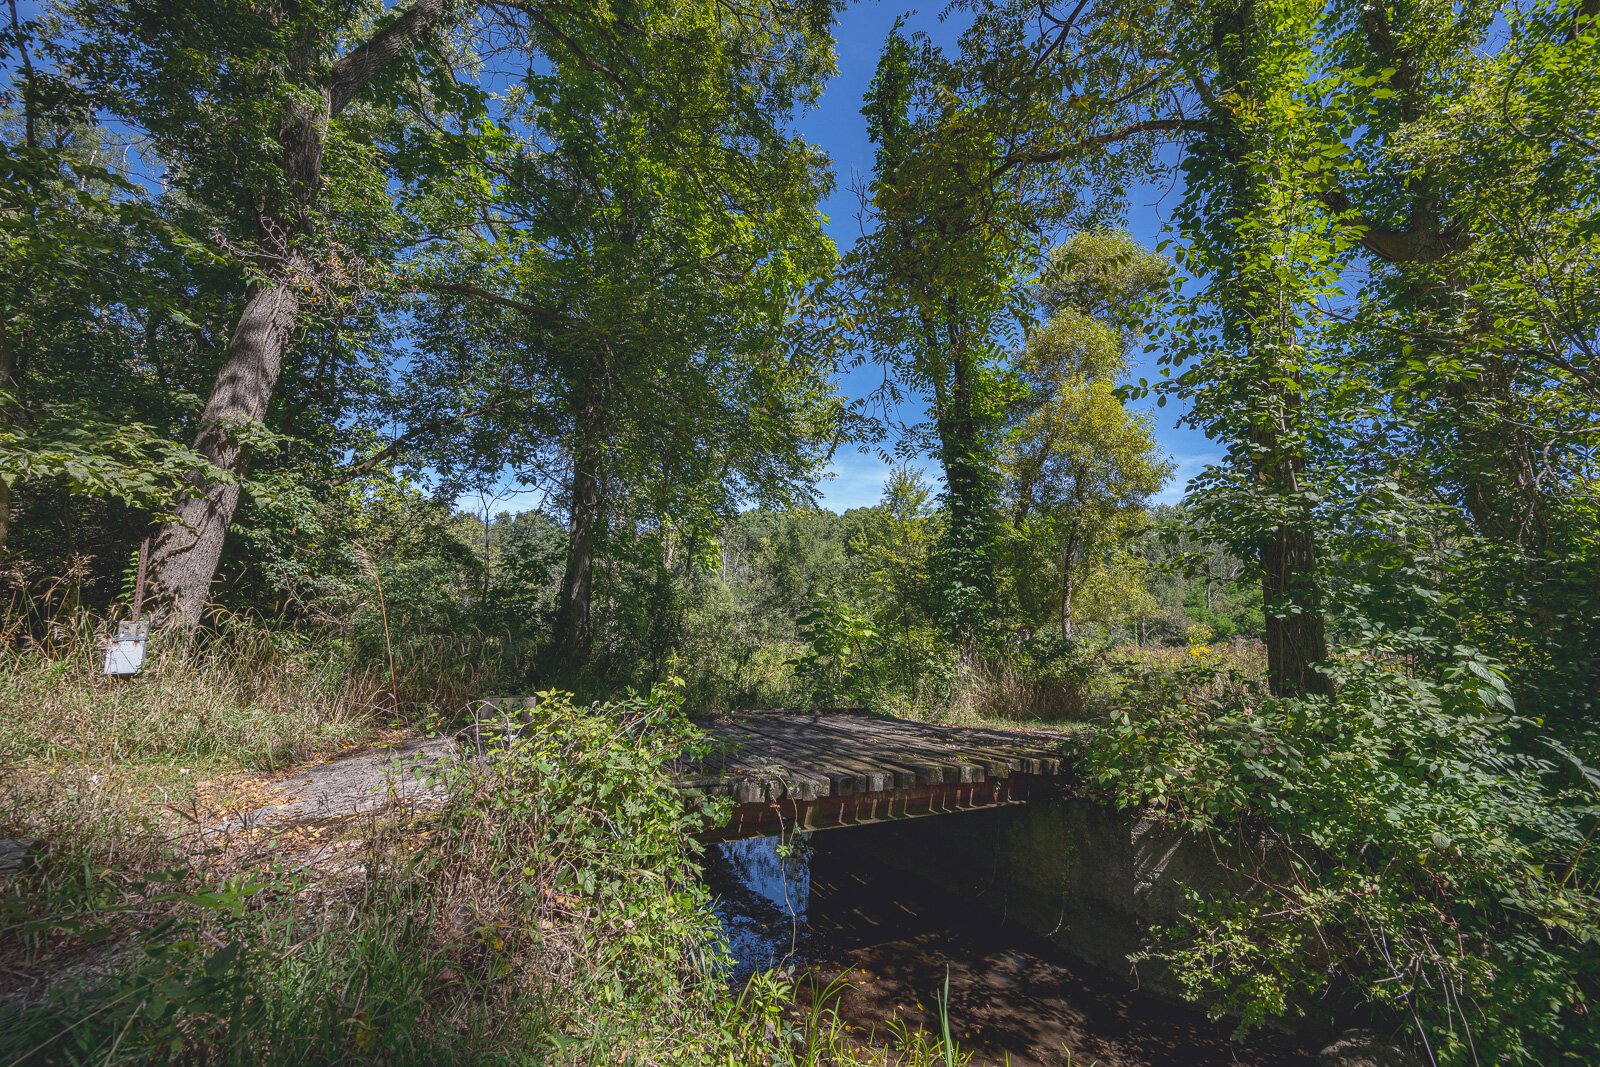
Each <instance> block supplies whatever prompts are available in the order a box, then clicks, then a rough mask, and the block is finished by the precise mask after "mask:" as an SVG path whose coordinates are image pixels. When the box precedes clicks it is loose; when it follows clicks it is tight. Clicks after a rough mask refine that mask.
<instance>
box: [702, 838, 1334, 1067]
mask: <svg viewBox="0 0 1600 1067" xmlns="http://www.w3.org/2000/svg"><path fill="white" fill-rule="evenodd" d="M967 817H968V816H956V817H955V818H967ZM931 821H932V822H942V821H944V820H931ZM895 832H896V830H895V829H894V828H890V827H872V828H865V829H864V830H835V831H830V832H826V833H819V834H809V835H808V834H797V835H795V837H794V838H793V839H792V840H791V841H790V842H789V843H788V844H787V845H780V842H779V839H778V838H775V837H764V838H754V839H750V840H745V841H733V842H728V843H725V844H720V845H715V846H712V847H711V848H709V849H708V851H707V858H706V878H707V881H708V883H709V884H710V886H711V888H712V890H713V892H714V893H715V894H717V898H718V903H717V914H718V916H719V917H720V919H721V920H722V923H723V926H724V929H725V930H726V931H727V934H728V938H729V941H730V944H731V947H732V950H733V954H734V957H735V960H736V974H735V975H734V979H735V981H742V980H743V979H744V978H746V977H748V976H749V975H750V974H751V973H753V972H755V971H757V970H762V969H767V968H773V967H777V968H783V969H789V970H792V971H793V972H794V974H795V976H796V980H797V986H798V987H799V988H800V989H802V990H808V989H810V990H814V989H819V988H822V987H825V986H826V985H827V984H828V983H830V982H833V981H834V980H836V979H839V980H841V981H842V983H843V989H842V991H841V992H840V993H839V994H838V997H837V1000H836V1001H835V1002H834V1006H835V1009H836V1010H837V1011H838V1013H839V1015H840V1017H841V1018H842V1019H843V1021H844V1022H845V1023H846V1024H848V1025H849V1026H851V1027H852V1032H853V1033H861V1034H863V1035H874V1034H875V1035H876V1036H877V1038H878V1039H879V1040H885V1039H886V1037H887V1026H888V1024H889V1023H890V1021H891V1020H893V1019H899V1020H901V1021H903V1022H904V1023H906V1024H908V1025H910V1026H911V1027H914V1028H915V1027H921V1028H924V1029H926V1030H929V1031H930V1032H933V1033H937V1032H938V1030H939V1025H940V1020H939V1011H938V1000H937V997H938V995H939V994H940V993H941V991H942V990H943V989H944V987H945V982H946V979H947V976H948V981H949V1021H950V1027H951V1032H952V1034H953V1036H954V1037H955V1039H956V1041H957V1043H958V1044H959V1045H960V1047H961V1048H962V1049H963V1050H964V1051H966V1052H970V1053H973V1063H974V1065H982V1064H996V1065H999V1064H1009V1065H1010V1067H1067V1065H1071V1067H1088V1065H1090V1064H1094V1065H1097V1067H1147V1065H1155V1064H1161V1065H1168V1064H1178V1065H1185V1067H1187V1065H1197V1067H1202V1065H1211V1064H1236V1065H1249V1067H1275V1065H1279V1064H1304V1063H1308V1062H1311V1060H1312V1057H1311V1055H1310V1053H1309V1051H1308V1050H1307V1049H1306V1048H1305V1047H1303V1046H1301V1045H1298V1044H1296V1043H1295V1042H1293V1041H1291V1040H1289V1039H1287V1038H1283V1037H1280V1036H1277V1035H1257V1036H1256V1037H1254V1038H1253V1039H1251V1040H1248V1041H1246V1042H1243V1043H1237V1042H1234V1041H1232V1040H1231V1039H1230V1034H1231V1032H1232V1027H1231V1025H1230V1024H1228V1023H1223V1022H1213V1021H1211V1020H1208V1019H1207V1018H1206V1017H1205V1016H1204V1015H1203V1014H1202V1013H1200V1012H1199V1011H1197V1010H1195V1009H1193V1008H1191V1007H1189V1006H1187V1005H1182V1004H1175V1003H1172V1002H1171V1001H1169V1000H1166V999H1162V998H1159V997H1157V996H1155V995H1153V994H1151V993H1149V992H1145V991H1141V990H1138V989H1136V988H1133V986H1132V985H1131V984H1130V983H1131V978H1130V977H1129V976H1126V975H1119V974H1116V973H1112V972H1109V971H1105V970H1100V969H1098V968H1096V967H1094V966H1091V965H1089V964H1086V963H1084V962H1082V961H1080V960H1078V959H1075V958H1074V957H1072V956H1071V955H1069V954H1068V953H1067V952H1065V951H1064V950H1062V949H1061V948H1059V947H1057V946H1056V945H1054V944H1052V943H1050V942H1049V941H1047V940H1045V939H1044V938H1041V937H1038V936H1035V935H1032V934H1029V933H1028V932H1027V931H1025V930H1024V929H1022V928H1021V927H1020V925H1018V924H1017V923H1015V922H1007V921H1006V916H1005V914H1004V911H1003V907H1002V908H998V909H997V908H996V907H995V906H994V905H993V902H986V901H984V900H974V899H971V898H969V897H963V896H957V895H954V894H951V893H949V892H947V891H945V890H941V889H939V888H937V887H935V886H934V885H933V884H931V882H930V881H929V880H927V879H918V878H908V877H907V876H906V875H905V874H904V873H903V871H902V870H898V869H895V868H891V867H889V866H887V865H883V864H880V863H878V862H876V861H875V858H874V854H875V852H878V851H879V849H878V848H876V847H875V846H876V844H878V843H882V842H884V841H887V838H885V837H884V836H883V835H885V834H893V833H895ZM863 834H866V835H867V838H866V839H865V844H863V840H864V839H863V838H862V837H860V836H853V835H863ZM874 834H875V835H878V837H877V839H876V840H873V839H871V835H874ZM958 861H959V858H958V857H952V858H951V859H950V862H958Z"/></svg>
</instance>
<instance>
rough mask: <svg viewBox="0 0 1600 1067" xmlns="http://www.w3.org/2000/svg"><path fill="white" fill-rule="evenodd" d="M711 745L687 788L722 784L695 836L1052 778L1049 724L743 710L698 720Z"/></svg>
mask: <svg viewBox="0 0 1600 1067" xmlns="http://www.w3.org/2000/svg"><path fill="white" fill-rule="evenodd" d="M708 732H709V733H710V734H711V736H712V739H713V743H714V745H713V750H712V752H711V753H709V754H708V755H707V756H705V757H703V758H701V759H700V760H698V761H697V762H696V763H695V764H693V765H691V766H686V767H684V768H682V770H681V772H680V773H681V777H680V779H679V782H678V785H679V787H680V788H682V789H684V790H687V791H694V792H701V793H708V794H712V795H716V796H727V797H730V798H732V800H733V802H734V811H733V817H732V818H731V819H730V821H729V822H728V824H727V825H726V826H722V827H716V828H713V829H712V830H710V831H709V832H708V833H707V834H706V835H705V836H706V838H707V840H732V839H736V838H741V837H757V836H761V835H764V834H771V833H779V832H786V831H788V830H794V829H809V830H819V829H827V828H830V827H836V826H851V825H857V824H860V823H869V822H882V821H885V820H889V819H905V818H914V817H917V816H922V815H939V814H944V813H946V812H954V811H969V810H973V809H977V808H989V807H997V806H999V805H1002V804H1013V803H1019V802H1021V801H1025V800H1028V799H1031V798H1033V797H1035V796H1039V795H1041V794H1044V793H1053V792H1057V791H1059V790H1061V789H1062V788H1063V787H1064V786H1065V784H1066V779H1067V775H1068V771H1069V768H1070V763H1069V761H1070V756H1071V751H1070V742H1069V741H1068V739H1066V738H1064V737H1062V736H1061V735H1059V734H1050V733H1044V732H1035V731H1024V730H988V729H974V728H970V727H959V726H936V725H933V724H931V723H919V722H908V721H906V720H904V719H894V718H890V717H888V716H882V715H871V714H868V713H866V712H863V711H859V710H854V709H831V710H823V711H806V712H798V711H765V712H747V713H744V714H741V715H738V716H735V717H731V718H727V719H723V720H720V721H718V722H715V723H712V724H710V725H709V727H708Z"/></svg>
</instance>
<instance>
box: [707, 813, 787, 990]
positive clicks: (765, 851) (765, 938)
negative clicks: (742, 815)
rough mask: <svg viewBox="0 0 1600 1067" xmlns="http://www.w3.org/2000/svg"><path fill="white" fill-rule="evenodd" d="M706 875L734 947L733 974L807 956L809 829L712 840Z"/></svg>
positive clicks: (740, 976)
mask: <svg viewBox="0 0 1600 1067" xmlns="http://www.w3.org/2000/svg"><path fill="white" fill-rule="evenodd" d="M706 878H707V881H709V882H710V884H711V886H712V889H713V890H714V891H715V892H716V893H717V898H718V899H717V904H716V912H717V918H718V919H720V920H721V921H722V927H723V929H724V931H726V933H727V936H728V945H729V947H730V948H731V949H732V951H733V958H734V975H733V977H734V979H735V980H736V981H741V982H742V981H744V980H745V979H746V978H749V977H750V975H752V974H754V973H755V972H757V971H765V970H770V969H772V968H774V967H783V966H786V965H788V964H790V963H800V962H804V960H805V959H806V953H805V952H804V948H805V945H806V943H807V942H809V941H810V940H811V938H812V936H813V931H812V928H811V924H810V923H809V922H808V921H807V912H808V909H809V906H810V903H811V835H810V834H808V833H798V834H796V835H794V837H793V838H792V839H790V840H788V841H782V840H780V839H779V838H777V837H756V838H751V839H750V840H747V841H729V842H727V843H725V844H721V845H716V846H714V847H713V848H712V849H711V850H710V851H709V853H708V855H707V857H706Z"/></svg>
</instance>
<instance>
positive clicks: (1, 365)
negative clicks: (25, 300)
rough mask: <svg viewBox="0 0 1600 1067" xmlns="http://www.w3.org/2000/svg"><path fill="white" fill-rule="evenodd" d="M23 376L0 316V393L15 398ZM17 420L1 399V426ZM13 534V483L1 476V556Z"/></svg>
mask: <svg viewBox="0 0 1600 1067" xmlns="http://www.w3.org/2000/svg"><path fill="white" fill-rule="evenodd" d="M20 377H21V375H20V374H18V372H17V365H16V360H15V357H14V356H13V355H12V352H11V333H10V331H9V330H8V329H7V328H6V321H5V316H4V314H0V392H5V393H9V394H10V395H11V396H12V397H13V398H15V397H16V395H17V387H18V386H19V385H20V384H21V383H20V382H19V381H18V378H20ZM15 418H16V413H15V412H14V411H13V410H12V407H11V405H10V404H8V403H6V402H5V400H4V399H0V426H4V425H5V424H6V423H8V422H11V421H12V420H14V419H15ZM10 534H11V483H10V482H8V481H6V480H5V477H4V476H0V555H4V554H5V550H6V539H7V537H9V536H10Z"/></svg>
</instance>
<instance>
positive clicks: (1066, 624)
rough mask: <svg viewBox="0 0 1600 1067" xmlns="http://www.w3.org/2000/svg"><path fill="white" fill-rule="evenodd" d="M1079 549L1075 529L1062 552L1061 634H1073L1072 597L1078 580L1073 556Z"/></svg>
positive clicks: (1065, 635)
mask: <svg viewBox="0 0 1600 1067" xmlns="http://www.w3.org/2000/svg"><path fill="white" fill-rule="evenodd" d="M1077 551H1078V534H1077V531H1076V530H1074V531H1073V532H1072V533H1071V534H1070V535H1068V537H1067V545H1066V548H1065V549H1063V550H1062V553H1061V636H1062V637H1071V636H1072V598H1073V595H1074V594H1075V592H1076V587H1077V582H1076V581H1075V580H1074V576H1073V573H1072V565H1073V556H1075V555H1076V554H1077Z"/></svg>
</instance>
